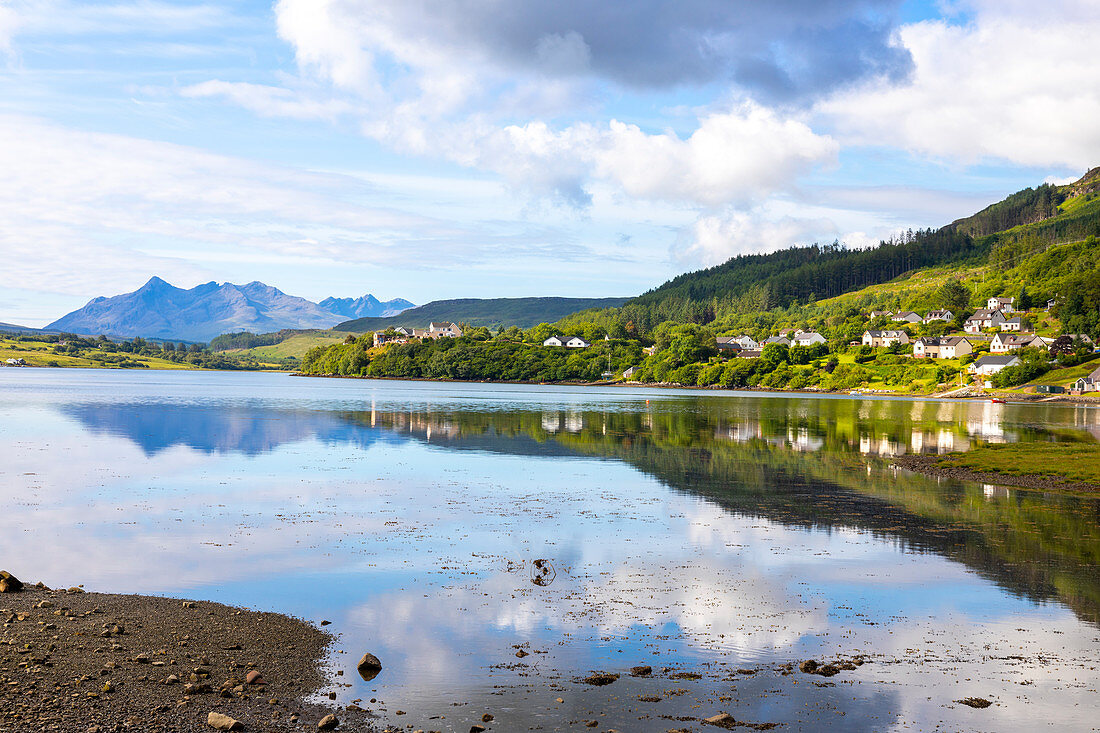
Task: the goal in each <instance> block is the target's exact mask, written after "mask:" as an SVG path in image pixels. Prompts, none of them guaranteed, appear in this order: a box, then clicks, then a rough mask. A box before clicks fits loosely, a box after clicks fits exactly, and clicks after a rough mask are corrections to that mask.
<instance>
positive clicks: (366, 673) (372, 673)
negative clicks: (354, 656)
mask: <svg viewBox="0 0 1100 733" xmlns="http://www.w3.org/2000/svg"><path fill="white" fill-rule="evenodd" d="M356 670H358V672H359V676H360V677H362V678H363V681H364V682H370V681H371V680H373V679H374V678H375V677H377V676H378V673H379V672H381V671H382V661H381V660H380V659H379V658H378V657H376V656H374V655H373V654H371V653H370V652H367V653H366V654H364V655H363V658H362V659H360V660H359V665H358V666H357V667H356Z"/></svg>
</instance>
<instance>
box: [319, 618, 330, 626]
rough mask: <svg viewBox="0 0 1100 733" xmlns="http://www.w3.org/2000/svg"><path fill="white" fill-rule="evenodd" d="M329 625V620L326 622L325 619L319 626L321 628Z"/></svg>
mask: <svg viewBox="0 0 1100 733" xmlns="http://www.w3.org/2000/svg"><path fill="white" fill-rule="evenodd" d="M331 623H332V622H331V621H329V620H327V619H326V620H324V621H322V622H321V625H322V626H328V625H329V624H331Z"/></svg>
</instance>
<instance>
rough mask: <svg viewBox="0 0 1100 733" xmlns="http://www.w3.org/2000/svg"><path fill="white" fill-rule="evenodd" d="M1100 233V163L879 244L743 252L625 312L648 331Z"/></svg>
mask: <svg viewBox="0 0 1100 733" xmlns="http://www.w3.org/2000/svg"><path fill="white" fill-rule="evenodd" d="M1098 234H1100V168H1094V169H1092V170H1090V171H1089V172H1088V173H1087V174H1085V176H1084V177H1082V178H1081V179H1080V180H1078V181H1076V182H1074V183H1072V184H1069V185H1066V186H1052V185H1049V184H1044V185H1042V186H1039V187H1038V188H1028V189H1024V190H1023V191H1019V192H1017V193H1014V194H1012V195H1011V196H1008V197H1007V198H1005V199H1004V200H1003V201H1000V202H998V203H996V204H992V205H990V206H988V207H986V208H985V209H983V210H982V211H980V212H978V213H976V214H973V215H972V216H969V217H966V218H964V219H959V220H957V221H955V222H952V223H951V224H948V225H946V226H943V227H941V228H940V229H936V230H932V229H928V230H921V231H917V232H909V233H906V234H905V235H904V236H900V237H895V238H893V239H891V240H889V241H883V242H881V243H879V245H878V246H877V247H874V248H871V249H862V250H850V249H847V248H846V247H844V246H843V245H840V244H838V243H834V244H831V245H825V246H820V245H817V244H815V245H811V246H808V247H792V248H789V249H785V250H780V251H778V252H773V253H770V254H765V255H742V256H739V257H735V258H733V259H731V260H729V261H727V262H725V263H723V264H721V265H717V266H715V267H711V268H708V269H705V270H698V271H696V272H689V273H685V274H683V275H680V276H678V277H675V278H673V279H672V280H669V281H668V282H666V283H665V284H663V285H661V286H660V287H658V288H655V289H653V290H650V291H649V292H647V293H644V294H643V295H640V296H638V297H637V298H634V299H633V300H631V301H630V302H629V303H627V305H626V306H625V307H624V308H623V309H622V310H621V312H620V313H619V314H618V317H617V319H616V320H618V321H619V322H620V323H623V324H625V323H627V322H631V323H633V324H635V326H636V327H637V328H638V329H640V330H641V331H643V332H644V331H648V330H650V329H651V328H653V327H654V326H656V324H658V323H660V322H662V321H666V320H672V321H681V322H693V323H704V324H705V323H710V322H711V321H714V320H720V319H722V318H723V317H725V316H728V315H731V314H735V313H745V312H754V311H767V310H770V309H773V308H786V307H788V306H790V305H791V304H793V303H809V302H812V301H815V300H820V299H827V298H834V297H836V296H839V295H842V294H844V293H848V292H852V291H856V290H860V289H861V288H865V287H868V286H872V285H876V284H881V283H887V282H890V281H892V280H895V279H896V278H899V277H902V276H904V275H905V274H907V273H911V272H914V271H918V270H920V269H922V268H936V267H943V266H948V265H952V264H962V263H973V264H986V263H987V262H994V263H996V264H997V266H998V267H999V268H1000V269H1007V268H1008V267H1011V266H1014V265H1015V264H1017V263H1018V262H1019V261H1020V260H1021V258H1024V257H1027V256H1029V255H1030V254H1032V253H1034V252H1037V251H1041V250H1042V249H1044V248H1046V247H1049V246H1051V245H1053V244H1057V243H1064V242H1073V241H1083V240H1084V239H1085V238H1087V237H1088V236H1089V235H1098Z"/></svg>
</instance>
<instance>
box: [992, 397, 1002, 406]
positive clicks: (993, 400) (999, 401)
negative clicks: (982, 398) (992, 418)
mask: <svg viewBox="0 0 1100 733" xmlns="http://www.w3.org/2000/svg"><path fill="white" fill-rule="evenodd" d="M990 402H992V403H993V404H995V405H1003V404H1004V403H1005V401H1004V400H1002V399H998V398H996V397H994V398H993V399H991V400H990Z"/></svg>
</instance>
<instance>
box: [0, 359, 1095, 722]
mask: <svg viewBox="0 0 1100 733" xmlns="http://www.w3.org/2000/svg"><path fill="white" fill-rule="evenodd" d="M11 371H13V372H14V371H16V370H11ZM19 373H20V375H22V374H26V373H28V372H27V370H24V371H21V372H19ZM0 378H3V379H4V380H5V381H4V383H3V390H4V394H5V396H6V397H7V399H5V401H4V402H3V403H2V404H0V417H2V418H3V422H2V427H0V460H2V463H0V465H2V467H3V468H2V469H0V479H2V480H4V481H5V483H6V484H7V485H8V486H10V487H12V488H11V489H10V490H9V491H7V492H6V493H5V494H4V495H3V496H2V498H0V530H2V532H3V536H4V537H6V538H9V539H7V540H5V547H4V557H5V562H9V563H11V564H12V565H13V566H15V567H20V568H30V571H29V572H27V571H24V572H23V573H22V574H24V575H28V576H30V577H32V578H34V579H37V578H39V577H40V578H42V579H43V580H45V581H46V582H49V583H55V584H72V583H75V582H84V583H85V584H86V585H87V587H88V588H89V589H94V590H103V591H134V592H159V593H168V594H175V595H182V596H190V597H204V598H212V599H215V600H222V601H225V602H230V603H236V604H246V605H251V606H258V607H263V608H270V609H274V610H280V611H284V612H290V613H295V614H299V615H303V616H305V617H307V618H312V619H315V620H320V619H321V618H325V619H331V620H333V621H334V622H335V624H334V626H333V628H335V629H336V630H338V631H339V632H340V633H341V634H342V637H341V648H342V649H347V650H348V654H347V655H339V654H336V655H334V656H333V659H332V664H333V665H334V666H338V667H340V668H346V667H347V665H348V664H349V663H353V662H354V660H351V661H350V662H349V660H348V659H346V658H344V656H346V657H355V659H357V658H358V653H361V650H363V649H370V650H372V651H374V652H375V653H377V654H378V655H379V656H380V657H382V658H383V660H385V670H384V674H383V675H381V676H380V677H379V678H378V679H376V680H374V681H372V682H371V683H369V684H368V683H364V682H358V683H356V686H354V687H352V688H350V689H343V690H341V691H340V693H341V700H342V701H344V702H346V701H348V700H352V699H355V698H369V697H377V698H379V699H382V700H383V701H385V702H386V703H387V705H386V708H387V709H386V711H385V712H388V713H392V710H393V709H395V708H397V707H400V708H401V709H403V710H406V711H409V712H410V714H411V715H412V716H416V715H420V716H421V717H420V718H415V721H414V722H416V727H426V720H425V718H426V717H430V716H431V715H436V714H446V715H447V716H448V720H451V719H452V718H454V719H453V720H452V722H450V723H446V725H448V726H451V725H453V726H455V727H453V729H454V730H460V729H463V728H461V724H463V723H464V724H465V725H466V728H465V729H468V727H469V725H468V722H467V721H466V720H465V719H464V718H462V716H461V715H460V713H461V712H462V710H463V708H458V709H456V708H453V707H452V706H451V703H453V702H456V701H461V702H465V703H468V704H470V705H473V706H475V707H477V710H478V715H480V712H481V711H482V708H483V707H485V706H486V705H492V706H493V708H494V710H497V711H498V712H499V714H498V716H497V717H498V720H500V721H502V722H501V724H502V725H512V726H513V727H519V728H521V729H525V728H527V727H531V726H535V725H541V726H543V727H544V728H545V729H554V728H555V727H556V726H558V725H559V724H561V723H562V721H563V720H567V719H574V718H580V717H583V716H585V715H588V714H589V711H591V710H595V709H598V710H600V711H604V712H607V713H608V716H607V717H605V718H601V725H603V724H604V722H606V727H619V728H620V729H625V730H651V729H652V730H665V729H667V728H668V727H669V725H670V723H669V721H667V720H659V719H658V718H657V717H656V716H657V715H658V714H670V715H671V714H683V713H685V712H687V713H690V711H691V709H692V707H691V705H692V704H704V703H705V704H706V705H707V706H708V707H707V709H708V710H709V709H710V708H711V707H715V706H716V705H718V703H717V702H715V699H714V696H717V695H723V696H728V695H729V691H730V682H729V681H728V680H725V677H727V676H728V675H729V674H731V673H732V672H733V670H736V669H738V668H743V667H751V668H758V669H763V670H766V669H771V668H774V667H775V666H777V665H779V664H782V663H786V662H790V661H797V660H798V659H799V658H805V657H807V656H814V655H818V656H821V655H828V654H839V653H846V654H851V653H863V654H869V655H882V658H883V659H884V660H886V659H898V660H904V661H909V662H911V663H910V664H908V665H885V664H880V665H877V666H876V665H874V664H872V665H867V666H866V667H864V668H861V669H860V670H859V671H858V672H856V673H852V674H851V675H848V678H849V679H848V681H849V683H850V682H851V681H853V680H854V681H857V682H860V683H861V684H859V685H857V686H855V687H853V686H852V685H851V684H843V685H838V686H837V687H816V686H813V685H809V684H802V685H798V686H797V687H791V688H790V689H789V690H788V691H787V692H785V693H784V694H771V695H768V696H767V697H763V694H764V692H765V691H767V690H771V689H772V688H774V687H776V686H778V685H780V682H779V681H778V680H783V679H785V678H777V677H775V676H774V675H772V674H770V673H769V674H767V675H765V674H764V673H760V674H758V675H755V676H751V677H746V678H744V679H743V680H741V681H739V682H738V683H737V685H736V689H737V695H736V702H735V703H734V702H730V703H728V705H726V707H729V708H731V711H735V715H736V717H737V718H738V719H741V720H774V721H780V722H784V723H786V724H787V725H788V726H790V727H792V728H795V729H797V728H799V727H805V728H806V729H815V728H816V727H820V725H821V721H822V720H832V719H833V717H832V716H837V717H836V720H843V721H844V725H845V727H846V728H852V729H856V730H879V729H882V728H883V727H884V722H883V721H893V722H894V723H897V722H907V723H910V724H915V725H917V726H926V725H933V724H935V723H937V722H940V721H948V722H949V724H951V725H955V726H960V725H962V726H964V727H965V725H966V721H967V720H969V719H968V718H967V717H966V715H967V714H968V713H969V710H968V709H964V710H958V709H956V708H957V706H951V705H950V704H949V703H950V701H951V700H952V699H957V698H958V697H959V696H962V695H963V693H965V694H971V693H973V694H977V695H984V696H986V697H989V696H991V695H994V696H995V695H998V694H999V695H1000V696H1001V697H999V698H998V705H997V706H996V707H995V708H990V709H988V710H987V711H985V713H986V715H985V717H984V718H983V719H982V720H983V727H987V728H989V729H1005V730H1009V729H1011V727H1012V726H1011V725H1010V723H1011V721H1012V720H1013V716H1014V715H1018V714H1020V713H1021V711H1022V710H1023V709H1025V708H1026V709H1027V710H1028V714H1029V715H1031V714H1034V713H1035V712H1036V711H1037V710H1041V711H1042V715H1044V716H1046V717H1047V718H1049V719H1050V720H1058V721H1062V722H1063V723H1065V724H1066V725H1068V726H1069V727H1071V728H1072V727H1073V726H1074V725H1076V724H1077V723H1080V722H1081V721H1083V720H1084V718H1083V717H1079V716H1078V714H1077V713H1075V712H1074V711H1075V710H1080V709H1081V708H1080V707H1075V706H1081V705H1084V707H1085V708H1087V707H1088V703H1087V700H1088V699H1090V698H1089V690H1090V689H1091V690H1095V687H1096V684H1097V676H1096V673H1095V671H1089V670H1088V669H1087V667H1082V666H1081V664H1082V660H1085V659H1088V658H1094V657H1095V655H1096V653H1097V651H1100V650H1098V648H1097V643H1096V624H1097V621H1098V618H1100V577H1098V575H1100V574H1098V572H1097V568H1098V567H1100V513H1098V512H1100V506H1098V502H1097V500H1095V499H1086V498H1080V497H1072V496H1059V495H1043V494H1039V493H1034V492H1023V491H1017V490H1015V489H1008V488H1004V487H988V486H987V487H983V486H979V485H972V484H965V483H959V482H953V481H935V480H932V479H929V478H926V477H922V476H915V475H912V474H909V473H907V472H904V471H900V470H898V469H895V468H893V467H892V466H891V465H890V461H889V457H890V456H893V455H898V454H901V453H907V452H943V451H949V450H964V449H966V448H967V447H969V446H971V445H974V444H977V443H978V442H997V441H1023V440H1059V441H1094V440H1096V438H1097V436H1100V419H1098V418H1100V411H1097V410H1090V409H1084V408H1073V407H1066V406H1056V405H1044V406H1015V405H994V404H989V403H976V402H910V401H903V400H868V399H800V398H777V397H770V396H768V397H761V396H747V395H746V396H728V395H720V394H715V393H690V392H671V391H669V392H660V391H638V392H627V391H620V390H602V391H601V390H584V389H574V390H570V389H562V388H538V387H502V386H482V385H431V384H423V383H397V382H347V381H341V382H337V381H331V380H296V379H290V378H287V377H284V376H281V375H209V374H199V375H167V376H166V375H156V376H153V375H129V374H117V373H116V374H103V375H87V374H83V375H81V374H76V375H74V374H73V373H72V372H67V373H65V372H57V371H47V370H42V371H39V372H35V373H32V374H31V376H30V377H18V378H17V377H9V376H8V374H3V375H2V377H0ZM20 380H22V381H20ZM12 538H19V539H18V540H14V539H12ZM42 547H48V548H50V550H49V552H47V553H43V552H42V551H41V548H42ZM537 558H546V559H548V560H550V561H551V562H552V564H553V566H554V568H555V577H554V580H553V582H552V583H551V584H549V585H545V586H538V585H534V584H532V583H531V572H532V571H531V564H532V562H533V561H534V560H535V559H537ZM517 644H519V645H527V646H525V647H524V648H525V649H528V650H530V651H531V655H530V656H528V657H526V658H525V660H524V661H522V662H521V661H520V660H519V659H518V658H517V657H516V656H515V651H516V649H515V648H514V647H513V645H517ZM987 646H989V647H990V648H989V649H986V647H987ZM998 653H1002V655H1003V656H1008V655H1010V654H1011V655H1014V656H1016V657H1021V658H1022V659H1023V660H1024V661H1020V662H1019V663H1013V666H1012V668H1011V669H1006V668H1004V667H998V668H987V667H986V666H985V665H984V664H983V663H982V662H981V661H980V660H981V659H983V658H985V657H987V656H996V655H997V654H998ZM914 654H917V655H918V657H919V660H920V663H919V664H913V663H912V662H913V655H914ZM968 654H969V655H970V657H969V658H968V657H967V655H968ZM1040 655H1045V659H1046V663H1045V664H1044V663H1040V662H1039V661H1028V660H1032V659H1036V660H1037V659H1038V658H1039V656H1040ZM960 657H961V658H962V661H960ZM948 659H952V660H953V661H952V662H951V663H950V664H947V663H946V661H945V660H948ZM967 659H971V661H967ZM1051 660H1054V661H1053V662H1052V661H1051ZM643 663H645V664H653V665H654V666H655V667H657V666H658V665H660V666H671V667H676V668H691V669H698V670H701V671H704V672H706V673H705V674H704V677H703V679H702V680H699V681H698V682H696V683H693V684H694V686H693V687H692V688H691V694H689V695H685V696H683V697H682V698H681V697H678V696H672V697H668V698H667V699H665V700H663V701H662V702H661V703H659V704H653V705H649V706H648V707H646V708H645V712H647V713H654V717H653V719H652V720H650V721H649V722H648V723H644V724H643V723H641V722H639V718H640V716H641V711H639V710H636V709H635V708H637V707H638V705H637V704H635V703H631V704H630V705H627V704H626V703H617V704H615V705H611V703H609V695H611V694H614V695H617V696H623V695H626V697H629V698H630V699H633V698H634V697H635V696H637V695H646V694H648V693H652V692H654V691H656V692H657V693H658V694H660V693H661V691H662V690H666V691H667V689H668V687H669V684H670V683H669V681H668V680H654V681H635V680H624V681H623V682H622V683H617V684H618V687H615V689H614V690H611V688H608V690H611V692H608V690H603V689H597V688H583V687H582V688H576V687H575V686H574V685H573V684H572V683H571V681H570V680H571V679H572V678H573V677H575V676H577V675H578V674H581V673H584V672H586V671H587V670H589V669H613V670H615V671H620V672H621V671H623V669H624V667H625V668H628V667H629V666H631V665H633V664H643ZM964 673H965V674H964ZM963 677H969V678H970V679H971V682H970V683H967V685H969V686H970V687H973V689H972V690H970V691H969V692H968V691H966V690H962V689H961V688H962V687H966V686H967V685H960V684H959V682H958V680H960V679H962V678H963ZM1074 678H1076V679H1077V680H1078V682H1072V680H1073V679H1074ZM877 680H883V681H886V680H889V683H890V684H888V685H875V684H870V683H872V682H874V681H877ZM1006 680H1007V681H1006ZM1025 681H1026V682H1027V683H1028V684H1027V685H1026V686H1023V687H1021V686H1020V683H1021V682H1025ZM1081 681H1084V687H1079V686H1078V685H1079V684H1080V682H1081ZM497 685H504V686H505V687H504V689H505V692H504V693H502V694H499V695H492V696H491V697H490V694H491V693H493V692H498V693H499V692H501V690H500V689H497V688H495V686H497ZM784 687H789V686H788V685H784ZM956 688H958V689H956ZM937 690H938V692H937ZM558 696H562V697H563V698H565V699H567V703H566V708H567V710H562V709H560V708H561V706H560V705H559V704H557V703H555V699H556V698H557V697H558ZM930 696H931V697H932V701H929V700H928V698H929V697H930ZM626 697H624V698H622V699H626ZM708 700H709V701H710V702H706V701H708ZM945 704H947V706H946V707H945ZM609 706H610V707H609ZM642 707H645V706H642ZM718 707H719V708H720V709H726V707H722V706H721V705H718ZM441 711H442V712H441ZM451 711H456V712H454V713H452V712H451ZM509 711H510V712H509ZM470 712H471V713H472V712H473V710H472V708H471V710H470ZM690 714H698V711H696V712H695V713H690ZM842 714H843V715H842ZM502 716H503V717H502ZM509 716H510V717H509ZM563 716H564V717H563ZM410 720H412V719H411V718H410ZM647 720H648V719H647ZM438 725H441V726H442V725H444V723H438ZM639 726H641V727H639ZM432 727H434V725H433V726H432ZM446 729H448V730H450V729H452V728H450V727H448V728H446ZM465 729H463V730H465ZM509 729H510V728H509Z"/></svg>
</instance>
